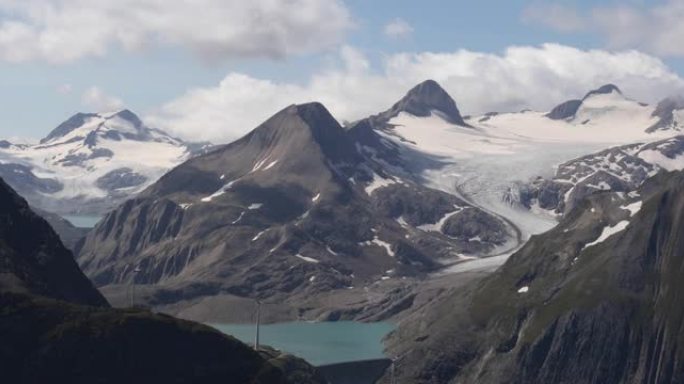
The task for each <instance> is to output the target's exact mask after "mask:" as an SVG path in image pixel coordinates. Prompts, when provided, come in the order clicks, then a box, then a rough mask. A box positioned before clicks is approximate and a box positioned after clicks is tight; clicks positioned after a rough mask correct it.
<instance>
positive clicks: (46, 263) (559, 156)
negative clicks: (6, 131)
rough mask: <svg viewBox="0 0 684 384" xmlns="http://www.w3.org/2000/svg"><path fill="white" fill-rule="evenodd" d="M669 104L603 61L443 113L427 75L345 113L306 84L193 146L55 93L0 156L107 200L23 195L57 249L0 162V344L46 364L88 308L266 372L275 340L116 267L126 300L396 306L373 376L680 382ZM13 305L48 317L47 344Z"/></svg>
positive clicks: (31, 318)
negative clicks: (641, 92)
mask: <svg viewBox="0 0 684 384" xmlns="http://www.w3.org/2000/svg"><path fill="white" fill-rule="evenodd" d="M682 110H684V103H682V102H681V101H680V100H679V99H677V98H668V99H666V100H663V101H662V102H660V103H659V104H658V105H656V106H650V105H647V104H644V103H640V102H637V101H634V100H632V99H630V98H629V97H627V96H626V95H625V94H624V93H623V92H622V91H621V90H620V89H619V88H618V87H617V86H615V85H612V84H608V85H605V86H602V87H599V88H598V89H596V90H593V91H590V92H588V93H587V94H586V95H585V96H584V97H583V98H581V99H576V100H569V101H566V102H563V103H561V104H559V105H558V106H557V107H555V108H553V109H552V110H551V111H550V112H535V111H520V112H508V113H487V114H484V115H481V116H464V115H462V114H461V111H460V110H459V108H458V106H457V104H456V102H455V101H454V100H453V99H452V98H451V97H450V96H449V94H448V93H447V92H446V91H445V90H444V89H442V88H441V87H440V86H439V84H438V83H436V82H435V81H432V80H428V81H425V82H423V83H421V84H418V85H417V86H415V87H414V88H412V89H411V90H409V91H408V93H407V94H406V95H405V96H404V97H403V98H401V99H400V100H399V101H398V102H396V103H395V104H393V105H392V106H391V107H389V109H387V110H386V111H384V112H380V113H378V114H375V115H372V116H369V117H367V118H364V119H361V120H359V121H356V122H353V123H350V124H348V125H347V126H342V125H340V124H339V123H338V121H337V120H336V119H335V118H334V117H333V116H332V115H331V113H330V112H329V111H328V110H327V109H326V108H325V106H323V105H322V104H320V103H316V102H312V103H307V104H300V105H291V106H288V107H286V108H284V109H283V110H281V111H279V112H277V113H276V114H275V115H273V116H272V117H271V118H269V119H268V120H267V121H265V122H264V123H262V124H261V125H259V126H258V127H256V128H255V129H253V130H252V131H251V132H249V133H248V134H247V135H245V136H244V137H242V138H240V139H239V140H237V141H235V142H233V143H230V144H227V145H222V146H216V147H211V148H209V147H202V146H201V145H192V144H187V143H184V142H182V141H180V140H178V139H174V138H172V137H170V136H168V135H166V134H164V133H163V132H162V131H159V130H154V129H150V128H147V127H146V126H145V125H144V124H143V123H142V122H141V121H140V120H139V119H138V118H137V117H135V115H133V114H132V113H131V112H129V111H121V112H116V113H111V114H79V115H76V116H74V117H72V118H71V119H70V120H68V121H67V122H66V123H64V124H62V125H60V126H59V127H58V128H57V129H55V130H54V131H53V132H52V133H50V134H49V135H48V136H47V137H46V138H45V139H43V140H41V142H40V143H39V144H35V145H30V146H26V145H14V144H12V143H9V142H2V143H0V159H2V161H3V162H2V164H1V165H0V169H2V170H3V171H2V172H5V173H0V175H7V178H8V183H9V184H10V185H12V186H14V187H16V188H17V189H18V190H19V191H20V192H21V193H26V194H27V197H28V198H29V201H30V202H31V204H32V205H35V206H36V207H39V208H40V209H45V208H55V207H58V206H60V207H62V208H60V209H53V211H54V210H56V211H57V213H71V212H102V210H103V209H108V208H111V210H109V211H108V213H106V215H105V216H104V217H103V218H102V220H100V222H99V223H98V224H97V225H96V227H95V228H93V229H92V230H90V231H88V233H87V235H86V237H85V238H82V239H80V240H77V238H78V237H79V236H80V235H79V232H78V231H74V228H71V227H68V226H63V225H62V224H63V223H61V222H60V219H59V217H58V216H55V214H54V213H50V212H41V215H43V216H44V217H47V218H49V219H50V221H51V222H54V223H56V225H58V226H59V228H60V232H62V233H61V235H62V237H63V239H65V240H66V239H68V240H69V243H70V246H72V247H73V249H74V250H75V260H76V262H77V263H78V265H77V264H76V263H75V262H74V259H72V258H71V253H70V252H69V251H68V250H67V249H66V248H65V247H64V245H63V244H62V242H61V241H60V239H59V238H58V237H57V235H56V234H55V233H54V232H53V230H52V229H51V228H50V226H49V225H48V224H47V223H46V222H45V221H44V220H43V219H41V218H40V217H38V216H36V215H35V214H34V213H33V211H32V210H31V209H30V208H29V206H28V204H27V203H26V202H25V201H24V200H23V199H21V198H19V197H18V196H17V195H16V194H15V193H14V192H13V191H12V190H11V188H10V187H9V186H8V185H4V184H0V194H3V195H4V196H5V197H4V198H3V201H4V203H3V204H2V205H0V209H1V210H2V212H0V219H2V220H1V221H0V240H2V241H0V247H4V248H1V249H2V252H0V255H4V256H2V257H0V261H2V263H1V264H0V267H2V268H3V270H2V271H1V272H2V273H0V300H2V301H3V308H8V309H7V310H4V311H5V312H3V313H4V314H7V315H8V316H9V317H7V316H5V317H4V318H5V319H9V320H7V321H5V322H3V321H2V318H0V332H3V333H4V334H11V329H12V328H11V326H12V324H15V323H17V322H18V321H19V320H21V319H24V320H26V319H28V321H26V328H25V329H24V328H22V329H21V333H18V335H20V336H21V337H15V338H12V339H11V340H12V341H11V342H12V343H13V344H12V345H16V348H18V349H21V350H22V351H26V352H25V353H24V355H29V356H34V355H35V356H37V358H38V359H37V360H32V361H38V362H39V363H37V364H38V365H37V366H42V365H41V364H48V365H50V366H60V367H62V368H60V369H63V370H61V371H59V372H62V373H60V374H65V375H66V373H64V372H66V371H65V370H66V369H67V368H69V366H68V365H64V362H65V361H66V360H64V356H66V357H67V359H68V357H69V356H75V354H76V352H75V351H76V349H81V350H82V349H83V348H85V349H89V348H94V347H92V345H91V344H88V343H87V342H85V343H84V342H83V341H78V340H75V339H70V338H68V337H69V336H70V335H75V336H74V337H75V338H78V335H82V334H83V333H84V332H86V333H87V332H89V331H88V329H91V328H92V327H93V326H95V325H96V324H104V330H103V332H102V333H101V335H103V336H102V337H103V338H102V339H100V341H102V342H106V343H114V344H117V343H121V342H122V340H124V341H126V343H128V344H126V345H128V346H129V347H130V346H132V345H137V344H135V343H136V342H139V343H143V342H144V343H145V344H146V345H154V344H156V343H158V342H159V340H162V339H167V338H171V339H172V340H177V341H178V343H186V342H187V343H199V342H198V341H197V340H198V339H202V340H204V342H206V344H205V345H204V346H203V347H202V348H204V349H206V350H210V351H215V350H221V351H229V350H230V351H233V352H235V353H234V354H233V353H232V352H231V353H228V352H226V353H224V354H218V355H212V356H207V355H206V353H203V352H201V351H199V350H198V351H195V350H191V351H190V353H192V354H193V356H194V357H196V359H194V360H191V361H190V363H189V366H190V367H193V366H195V364H198V365H197V366H200V367H204V368H201V369H203V370H205V371H204V372H207V375H208V377H212V378H214V377H216V378H219V377H221V378H222V377H225V376H223V375H227V374H233V373H235V372H232V371H230V370H231V369H232V368H231V367H233V365H230V364H228V365H225V362H226V361H227V360H230V359H233V358H235V359H244V360H239V361H241V363H240V364H246V365H247V366H249V367H251V368H250V369H248V370H245V371H243V372H242V373H241V374H242V375H243V376H242V377H243V379H242V380H243V381H246V380H254V378H255V377H259V378H260V379H261V378H263V380H264V381H263V382H287V380H288V378H287V377H286V376H288V375H289V374H290V373H288V372H283V370H281V369H278V368H276V367H274V365H275V366H281V365H280V364H279V363H278V362H276V361H273V359H274V358H275V359H278V358H283V357H282V356H281V357H277V353H275V354H273V355H267V356H264V355H261V356H260V355H258V354H254V353H250V352H249V350H248V349H246V347H245V346H243V345H242V344H239V343H237V342H236V341H235V340H232V339H229V338H225V337H223V336H220V335H218V334H217V333H216V332H214V331H212V330H210V329H208V328H204V327H200V326H198V325H195V324H193V323H187V322H182V321H179V320H175V319H169V318H168V317H166V316H165V315H153V314H151V313H149V312H146V311H138V310H133V309H129V310H115V309H111V308H109V303H108V301H107V300H105V298H104V297H103V295H104V296H105V297H106V298H107V299H108V300H109V301H111V302H112V303H114V305H115V306H127V305H129V304H130V297H129V293H130V291H131V289H135V290H136V292H138V296H137V297H136V299H137V302H138V303H139V304H143V305H145V306H149V307H152V308H154V309H155V310H156V311H161V312H165V313H169V314H172V315H177V316H179V317H183V318H187V319H195V320H201V321H204V322H240V321H246V317H245V313H246V312H247V311H246V309H247V308H252V306H253V304H254V301H256V300H259V301H261V302H264V303H267V304H269V305H271V306H272V307H270V308H271V310H270V312H271V313H270V315H267V316H269V317H267V318H266V319H265V320H266V321H291V320H301V319H305V320H351V319H354V320H366V321H373V320H387V319H391V320H396V321H398V320H400V323H399V324H400V326H399V328H398V330H397V331H395V332H394V333H393V334H392V335H391V336H390V337H389V339H388V347H389V349H388V354H389V355H390V356H391V357H392V359H393V361H394V365H393V368H392V370H391V372H389V371H388V373H387V377H385V378H384V382H388V383H389V382H394V381H393V380H396V379H397V378H398V379H399V380H400V382H411V383H447V382H448V383H470V382H485V383H489V382H491V383H547V382H587V383H635V382H640V383H641V382H643V383H677V382H681V381H682V377H684V371H682V369H681V367H680V366H681V364H680V363H679V362H680V361H682V358H684V356H681V353H680V352H679V351H680V350H681V348H679V341H680V340H681V339H682V335H681V333H682V332H681V324H682V318H681V317H682V314H681V313H680V312H682V311H681V310H679V309H678V308H679V307H681V305H679V304H680V303H681V299H680V297H679V293H678V292H679V291H680V290H679V285H678V284H679V283H678V281H679V280H678V278H679V276H678V271H679V270H680V269H681V268H680V267H681V261H680V255H681V254H682V252H681V249H680V248H681V245H682V244H680V243H681V241H680V236H679V235H678V234H679V232H680V231H679V227H680V224H681V223H680V221H681V220H680V216H681V212H682V204H684V202H683V201H682V196H684V195H682V186H684V173H682V170H684V155H683V153H684V136H682V135H681V132H680V129H681V121H682V120H681V116H682V115H681V113H682ZM198 148H199V149H198ZM133 151H135V152H133ZM141 152H145V156H146V157H148V158H146V159H144V161H140V159H136V158H134V157H133V156H132V155H131V154H133V153H141ZM5 159H8V160H5ZM22 191H23V192H22ZM77 207H78V208H77ZM3 212H4V213H3ZM3 215H4V216H3ZM27 233H32V234H33V233H36V234H38V237H27V235H26V234H27ZM67 236H68V237H67ZM36 240H38V241H36ZM499 266H500V268H497V267H499ZM79 267H80V268H81V269H82V270H83V272H85V274H86V275H87V276H88V277H89V278H90V281H89V280H88V279H86V278H85V277H84V276H83V274H82V272H81V271H80V270H79ZM93 284H94V285H95V286H96V287H97V288H99V292H98V290H96V289H95V288H94V286H93ZM37 313H38V314H39V313H48V314H49V316H48V318H49V319H48V320H49V321H48V320H46V319H45V318H40V316H37V315H36V314H37ZM65 324H66V325H65ZM29 327H33V328H32V329H34V328H35V329H38V330H39V333H40V334H41V335H44V336H45V335H53V334H54V332H55V331H54V330H55V329H65V327H67V328H66V329H68V330H71V332H72V333H69V332H66V333H65V335H66V336H67V338H66V339H65V340H66V341H64V342H63V343H62V344H58V345H60V346H63V348H64V349H58V350H55V351H56V352H54V353H53V351H51V350H47V351H46V350H45V349H44V345H43V344H41V342H42V340H44V339H39V340H36V339H35V338H31V337H29V333H30V332H29V331H28V329H29ZM69 327H71V328H69ZM198 327H199V328H198ZM156 330H162V331H159V332H160V333H155V332H157V331H156ZM125 334H134V335H138V336H136V339H131V340H129V339H127V338H125V337H123V336H121V335H125ZM196 334H200V335H202V336H199V337H196ZM60 335H61V334H60ZM193 335H195V336H193ZM45 337H47V336H45ZM122 337H123V338H122ZM138 337H139V338H140V340H142V341H140V340H138V341H135V340H137V338H138ZM24 339H26V340H32V341H30V342H27V341H25V340H24ZM60 340H61V339H60ZM129 341H130V343H129ZM60 343H61V341H60ZM82 343H84V344H82ZM117 345H118V344H117ZM179 345H180V344H179ZM192 345H194V347H193V348H200V346H202V344H201V343H199V344H192ZM60 348H61V347H60ZM64 351H66V352H64ZM141 351H142V352H140V353H139V354H136V353H134V352H130V353H131V354H132V356H136V358H141V359H142V358H144V356H146V355H149V354H154V353H159V352H158V351H157V350H156V349H154V348H152V349H144V348H143V349H141ZM193 351H194V352H193ZM186 352H187V351H186ZM0 353H2V349H0ZM163 353H164V355H163V356H164V357H163V360H165V361H173V362H177V363H178V365H179V366H182V365H183V364H181V362H180V360H179V353H180V352H179V350H178V349H173V348H171V349H169V350H167V351H164V352H163ZM195 353H196V355H195ZM96 356H97V357H98V358H102V359H106V358H108V357H111V356H108V355H106V354H104V352H102V354H98V355H96ZM1 357H2V356H0V358H1ZM7 358H8V359H9V358H12V355H11V354H8V355H7ZM160 361H162V359H159V360H154V359H152V361H151V363H150V364H151V365H150V367H156V366H158V364H161V363H160ZM117 364H122V365H126V364H129V361H127V360H125V359H124V360H121V361H117ZM206 364H209V366H213V367H216V366H217V365H214V364H220V365H221V367H222V368H216V370H213V368H207V367H208V366H207V365H206ZM293 364H295V366H296V367H297V370H302V371H303V373H302V372H299V373H301V374H304V376H305V377H306V380H309V381H310V382H318V381H320V378H319V377H317V376H316V373H315V371H314V370H313V369H312V368H311V367H309V366H308V365H306V363H304V362H301V361H299V362H296V363H293ZM18 366H19V365H18ZM78 367H82V366H80V365H78ZM98 367H100V366H98V365H97V364H95V365H92V366H91V367H90V368H88V369H97V368H98ZM100 368H102V367H100ZM79 369H85V372H91V371H88V369H86V368H79ZM123 371H125V372H127V371H126V370H125V369H124V370H123ZM16 372H17V373H16V375H19V376H16V377H19V378H21V377H31V378H39V379H42V376H31V375H35V372H39V371H38V370H33V369H31V370H24V371H20V370H17V371H16ZM145 372H146V371H144V370H143V371H140V372H139V373H140V374H145ZM171 372H172V374H173V375H176V376H175V377H185V375H189V374H190V373H189V372H191V371H190V370H185V369H182V368H178V371H173V370H172V371H171ZM231 372H232V373H231ZM264 372H265V373H264ZM262 374H265V375H266V376H260V375H262ZM22 375H24V376H22ZM25 375H29V376H25ZM170 377H171V376H170ZM84 378H88V379H90V378H92V377H91V376H88V375H85V376H84ZM118 379H120V380H125V379H126V378H125V377H118ZM273 380H275V381H273ZM306 380H305V381H299V382H307V381H306ZM317 380H318V381H317Z"/></svg>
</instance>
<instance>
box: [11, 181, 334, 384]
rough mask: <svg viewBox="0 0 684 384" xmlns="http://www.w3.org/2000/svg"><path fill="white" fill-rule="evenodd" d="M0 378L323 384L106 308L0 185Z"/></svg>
mask: <svg viewBox="0 0 684 384" xmlns="http://www.w3.org/2000/svg"><path fill="white" fill-rule="evenodd" d="M0 374H1V376H0V382H3V383H5V382H6V383H236V384H238V383H245V384H246V383H253V384H271V383H272V384H281V383H282V384H287V383H304V384H306V383H323V382H324V381H323V380H322V379H321V378H320V377H319V376H318V374H317V373H316V372H315V370H314V369H313V368H312V367H311V366H310V365H308V364H307V363H306V362H304V361H302V360H299V359H296V358H293V357H291V356H285V355H280V354H279V353H277V352H269V353H261V354H259V353H257V352H255V351H253V350H252V349H251V348H249V347H248V346H246V345H245V344H243V343H241V342H239V341H238V340H236V339H234V338H231V337H228V336H225V335H223V334H221V333H220V332H218V331H216V330H214V329H212V328H210V327H207V326H204V325H200V324H197V323H192V322H188V321H181V320H177V319H174V318H172V317H170V316H165V315H158V314H153V313H150V312H147V311H142V310H116V309H112V308H110V307H109V305H108V304H107V302H106V301H105V300H104V298H103V297H102V296H101V295H100V294H99V292H98V291H97V290H96V289H95V288H94V287H93V285H92V284H91V283H90V282H89V281H88V279H87V278H86V277H85V276H84V275H83V273H82V272H81V271H80V270H79V269H78V266H77V265H76V263H75V262H74V260H73V257H72V255H71V253H70V252H69V251H68V250H67V249H66V248H65V247H64V246H63V245H62V243H61V241H60V240H59V237H58V236H57V234H55V232H54V231H53V230H52V228H51V227H50V226H49V225H48V224H47V222H46V221H45V220H44V219H42V218H40V217H39V216H37V215H36V214H35V213H33V212H32V211H31V210H30V208H28V205H27V203H26V201H24V199H22V198H21V197H19V196H18V195H17V194H16V193H15V192H14V191H13V190H12V189H11V188H9V187H8V186H7V185H6V184H5V183H4V182H2V180H0Z"/></svg>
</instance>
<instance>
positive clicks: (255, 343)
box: [254, 300, 261, 352]
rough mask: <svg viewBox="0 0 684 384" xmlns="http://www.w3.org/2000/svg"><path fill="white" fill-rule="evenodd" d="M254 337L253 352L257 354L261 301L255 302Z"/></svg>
mask: <svg viewBox="0 0 684 384" xmlns="http://www.w3.org/2000/svg"><path fill="white" fill-rule="evenodd" d="M256 304H257V310H256V335H255V336H254V350H255V351H257V352H259V327H260V326H261V301H259V300H257V301H256Z"/></svg>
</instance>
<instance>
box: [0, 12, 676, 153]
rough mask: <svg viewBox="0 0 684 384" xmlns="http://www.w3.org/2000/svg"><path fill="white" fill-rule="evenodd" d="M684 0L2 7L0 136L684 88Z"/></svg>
mask: <svg viewBox="0 0 684 384" xmlns="http://www.w3.org/2000/svg"><path fill="white" fill-rule="evenodd" d="M681 20H684V0H663V1H638V0H633V1H630V0H623V1H613V0H602V1H585V0H577V1H572V0H571V1H562V2H560V1H558V2H554V1H527V0H507V1H500V0H499V1H493V0H481V1H477V2H472V1H462V0H442V1H437V0H422V1H420V2H418V1H412V0H372V1H371V0H251V1H249V2H246V1H239V0H194V1H189V0H99V1H92V0H0V103H1V105H2V106H3V108H2V109H0V138H10V139H12V140H16V141H18V140H23V139H19V138H25V139H30V140H35V139H39V138H40V137H43V136H45V135H46V134H47V133H48V132H49V131H50V130H52V129H53V128H54V127H56V126H57V125H58V124H59V123H61V122H62V121H64V120H66V119H67V118H68V117H69V116H71V115H72V114H74V113H76V112H104V111H110V110H116V109H121V108H128V109H130V110H132V111H134V112H135V113H137V114H138V115H140V116H141V117H142V119H143V120H144V121H145V122H146V124H147V125H149V126H152V127H155V128H161V129H164V130H167V131H168V132H170V133H172V134H174V135H176V136H179V137H181V138H184V139H187V140H193V141H202V140H210V141H213V142H216V143H222V142H229V141H232V140H234V139H236V138H238V137H239V136H241V135H243V134H244V133H246V132H248V131H249V130H251V129H253V128H254V127H256V126H257V125H258V124H259V123H260V122H262V121H263V120H265V119H266V118H268V117H269V116H270V115H272V114H274V113H276V112H277V111H278V110H280V109H282V108H284V107H286V106H288V105H290V104H293V103H302V102H307V101H314V100H316V101H321V102H323V103H324V104H325V105H326V106H327V107H328V109H330V111H331V112H332V113H333V115H334V116H336V117H337V119H338V120H340V121H353V120H355V119H359V118H362V117H365V116H367V115H369V114H373V113H377V112H379V111H382V110H384V109H387V108H388V107H389V106H391V104H393V103H394V102H395V101H397V100H398V99H399V98H400V97H401V96H402V95H403V94H404V93H405V92H406V91H407V90H408V89H410V88H411V87H412V86H413V85H415V84H417V83H419V82H421V81H423V80H425V79H429V78H432V79H435V80H437V81H438V82H440V84H442V86H443V87H444V88H445V89H446V90H447V91H448V92H449V93H450V94H451V95H452V96H453V97H454V99H455V100H456V102H457V104H458V105H459V108H460V109H461V111H462V112H463V113H464V114H479V113H485V112H489V111H516V110H521V109H527V108H529V109H536V110H548V109H550V108H551V107H553V106H554V105H555V104H558V103H560V102H562V101H564V100H567V99H570V98H578V97H581V96H583V95H584V94H585V93H586V92H587V91H589V90H591V89H593V88H597V87H598V86H600V85H603V84H605V83H615V84H617V85H618V86H619V87H620V88H621V89H622V90H623V92H624V93H625V94H627V95H628V96H630V97H632V98H634V99H638V100H640V101H644V102H649V103H655V102H657V101H658V100H660V99H662V98H664V97H666V96H670V95H673V94H680V93H684V45H682V44H680V43H679V42H681V41H682V39H684V23H681Z"/></svg>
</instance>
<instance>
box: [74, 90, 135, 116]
mask: <svg viewBox="0 0 684 384" xmlns="http://www.w3.org/2000/svg"><path fill="white" fill-rule="evenodd" d="M81 104H83V105H84V106H85V107H88V108H90V109H91V110H92V111H93V112H109V111H115V110H118V109H121V108H123V106H124V103H123V101H122V100H121V99H119V98H118V97H115V96H111V95H108V94H106V93H105V92H103V91H102V90H101V89H100V88H98V87H95V86H93V87H90V88H88V89H86V90H85V92H83V95H81Z"/></svg>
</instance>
